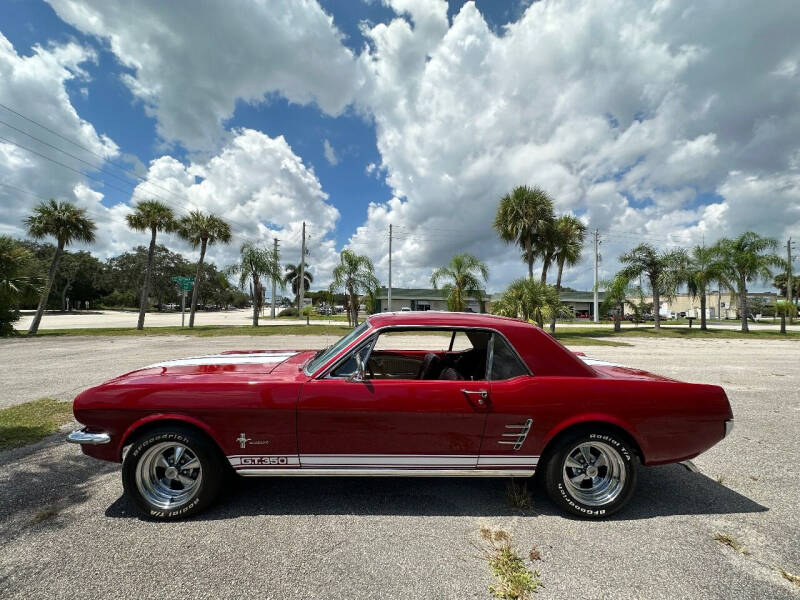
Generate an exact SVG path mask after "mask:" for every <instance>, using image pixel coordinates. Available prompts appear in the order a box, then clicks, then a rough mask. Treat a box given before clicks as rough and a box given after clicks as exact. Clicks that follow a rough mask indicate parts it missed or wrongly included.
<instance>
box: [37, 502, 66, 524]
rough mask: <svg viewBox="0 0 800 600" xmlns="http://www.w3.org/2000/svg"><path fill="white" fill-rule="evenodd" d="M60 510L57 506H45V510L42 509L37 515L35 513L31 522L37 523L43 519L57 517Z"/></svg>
mask: <svg viewBox="0 0 800 600" xmlns="http://www.w3.org/2000/svg"><path fill="white" fill-rule="evenodd" d="M59 512H60V511H59V509H58V508H56V507H55V506H50V507H48V508H45V509H44V510H40V511H39V512H37V513H36V514H35V515H33V518H32V519H31V523H32V524H33V525H36V524H37V523H41V522H42V521H47V520H49V519H52V518H54V517H57V516H58V513H59Z"/></svg>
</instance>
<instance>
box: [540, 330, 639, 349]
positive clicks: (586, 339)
mask: <svg viewBox="0 0 800 600" xmlns="http://www.w3.org/2000/svg"><path fill="white" fill-rule="evenodd" d="M603 335H604V336H608V331H605V332H604V333H603ZM553 337H555V338H556V339H557V340H558V341H559V342H561V343H562V344H564V345H565V346H630V344H627V343H625V342H623V341H617V340H609V339H608V338H607V337H604V338H603V339H598V338H597V337H594V336H589V335H586V334H584V333H582V332H580V331H579V332H578V333H577V334H576V335H573V333H572V330H565V331H563V332H561V333H559V331H558V330H556V334H555V336H553Z"/></svg>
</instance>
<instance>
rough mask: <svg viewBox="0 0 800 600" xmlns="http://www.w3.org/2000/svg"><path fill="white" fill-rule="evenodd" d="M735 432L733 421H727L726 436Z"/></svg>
mask: <svg viewBox="0 0 800 600" xmlns="http://www.w3.org/2000/svg"><path fill="white" fill-rule="evenodd" d="M731 431H733V419H728V420H727V421H725V436H724V437H728V435H729V434H730V432H731Z"/></svg>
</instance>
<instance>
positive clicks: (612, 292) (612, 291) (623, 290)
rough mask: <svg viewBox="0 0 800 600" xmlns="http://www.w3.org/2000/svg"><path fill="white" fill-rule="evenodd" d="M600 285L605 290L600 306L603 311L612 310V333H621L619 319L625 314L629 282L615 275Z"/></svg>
mask: <svg viewBox="0 0 800 600" xmlns="http://www.w3.org/2000/svg"><path fill="white" fill-rule="evenodd" d="M601 285H603V287H604V288H605V290H606V295H605V298H604V299H603V304H602V305H601V306H602V308H603V310H604V311H605V310H608V309H609V308H613V309H614V332H615V333H618V332H620V331H622V324H621V318H622V315H623V314H624V312H625V303H626V302H627V299H628V293H629V288H630V281H628V279H626V278H625V277H624V276H622V275H617V276H616V277H614V279H612V280H611V281H607V282H605V283H603V284H601Z"/></svg>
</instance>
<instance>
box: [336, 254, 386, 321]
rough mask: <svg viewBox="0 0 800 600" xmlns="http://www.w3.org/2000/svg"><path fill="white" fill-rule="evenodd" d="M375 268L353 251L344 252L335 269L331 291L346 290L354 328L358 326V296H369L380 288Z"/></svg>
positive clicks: (368, 260)
mask: <svg viewBox="0 0 800 600" xmlns="http://www.w3.org/2000/svg"><path fill="white" fill-rule="evenodd" d="M374 271H375V267H374V266H373V264H372V261H371V260H370V259H369V258H368V257H366V256H360V255H358V254H356V253H355V252H353V251H352V250H342V253H341V254H340V255H339V264H338V265H336V267H335V268H334V269H333V280H332V281H331V285H330V291H331V292H335V291H336V290H344V293H345V294H347V296H348V298H349V299H350V302H349V305H350V306H349V309H350V313H351V314H352V316H351V317H349V318H348V320H350V321H351V323H352V325H353V327H355V326H356V325H358V296H359V294H369V293H372V292H374V291H375V290H376V289H377V288H378V279H377V277H375V273H374Z"/></svg>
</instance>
